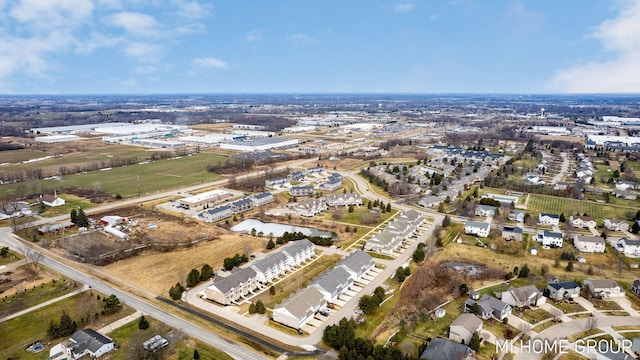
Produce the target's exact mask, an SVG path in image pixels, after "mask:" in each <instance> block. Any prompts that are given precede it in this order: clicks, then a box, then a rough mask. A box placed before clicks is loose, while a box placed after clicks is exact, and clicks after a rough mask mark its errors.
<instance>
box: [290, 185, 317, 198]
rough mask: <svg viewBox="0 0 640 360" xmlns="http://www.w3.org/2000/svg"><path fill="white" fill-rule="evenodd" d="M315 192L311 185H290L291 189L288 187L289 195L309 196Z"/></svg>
mask: <svg viewBox="0 0 640 360" xmlns="http://www.w3.org/2000/svg"><path fill="white" fill-rule="evenodd" d="M315 193H316V191H315V189H314V188H313V186H292V187H291V189H289V194H291V196H311V195H313V194H315Z"/></svg>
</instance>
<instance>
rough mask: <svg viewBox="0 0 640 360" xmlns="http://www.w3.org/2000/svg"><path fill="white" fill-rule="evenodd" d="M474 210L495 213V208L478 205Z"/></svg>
mask: <svg viewBox="0 0 640 360" xmlns="http://www.w3.org/2000/svg"><path fill="white" fill-rule="evenodd" d="M476 209H480V210H485V211H496V209H497V207H495V206H491V205H482V204H478V205H477V206H476Z"/></svg>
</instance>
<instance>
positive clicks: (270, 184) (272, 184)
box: [264, 178, 287, 189]
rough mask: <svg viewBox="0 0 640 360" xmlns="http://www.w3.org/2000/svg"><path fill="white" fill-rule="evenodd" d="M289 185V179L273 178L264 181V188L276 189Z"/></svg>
mask: <svg viewBox="0 0 640 360" xmlns="http://www.w3.org/2000/svg"><path fill="white" fill-rule="evenodd" d="M286 183H287V179H285V178H273V179H267V180H265V181H264V187H266V188H270V189H274V188H277V187H280V186H283V185H285V184H286Z"/></svg>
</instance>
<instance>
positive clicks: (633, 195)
mask: <svg viewBox="0 0 640 360" xmlns="http://www.w3.org/2000/svg"><path fill="white" fill-rule="evenodd" d="M611 194H613V195H614V196H615V197H617V198H622V199H627V200H636V199H637V198H638V193H637V192H634V191H630V190H613V191H612V192H611Z"/></svg>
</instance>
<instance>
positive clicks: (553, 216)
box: [540, 213, 560, 219]
mask: <svg viewBox="0 0 640 360" xmlns="http://www.w3.org/2000/svg"><path fill="white" fill-rule="evenodd" d="M540 216H547V217H550V218H552V219H560V215H556V214H549V213H540Z"/></svg>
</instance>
